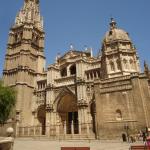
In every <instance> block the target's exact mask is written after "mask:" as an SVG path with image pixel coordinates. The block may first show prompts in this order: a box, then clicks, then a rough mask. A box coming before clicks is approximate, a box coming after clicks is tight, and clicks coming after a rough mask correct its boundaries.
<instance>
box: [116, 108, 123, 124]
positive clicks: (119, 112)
mask: <svg viewBox="0 0 150 150" xmlns="http://www.w3.org/2000/svg"><path fill="white" fill-rule="evenodd" d="M116 120H117V121H121V120H122V113H121V110H120V109H117V110H116Z"/></svg>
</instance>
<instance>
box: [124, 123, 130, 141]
mask: <svg viewBox="0 0 150 150" xmlns="http://www.w3.org/2000/svg"><path fill="white" fill-rule="evenodd" d="M124 129H125V131H126V135H127V139H128V142H129V126H128V124H127V123H126V124H125V125H124Z"/></svg>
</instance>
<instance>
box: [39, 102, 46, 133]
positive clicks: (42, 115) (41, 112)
mask: <svg viewBox="0 0 150 150" xmlns="http://www.w3.org/2000/svg"><path fill="white" fill-rule="evenodd" d="M37 118H38V121H39V123H40V125H41V126H42V135H45V130H46V128H45V125H46V110H45V105H40V106H39V107H38V109H37Z"/></svg>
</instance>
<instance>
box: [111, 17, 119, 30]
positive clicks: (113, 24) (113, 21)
mask: <svg viewBox="0 0 150 150" xmlns="http://www.w3.org/2000/svg"><path fill="white" fill-rule="evenodd" d="M116 28H117V23H116V21H115V20H114V18H111V22H110V29H111V30H112V29H116Z"/></svg>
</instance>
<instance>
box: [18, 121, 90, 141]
mask: <svg viewBox="0 0 150 150" xmlns="http://www.w3.org/2000/svg"><path fill="white" fill-rule="evenodd" d="M92 128H93V127H92V124H91V123H82V124H78V125H77V124H74V123H71V124H66V123H65V124H63V125H62V124H58V125H50V126H45V127H41V126H26V127H18V128H17V130H16V131H17V134H16V136H17V137H40V136H41V137H42V136H46V137H48V138H53V139H58V138H63V139H64V138H65V137H67V136H71V137H72V138H73V137H74V136H77V135H78V136H79V135H80V136H81V137H82V136H83V135H84V136H86V137H87V138H89V137H90V135H93V130H92Z"/></svg>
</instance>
